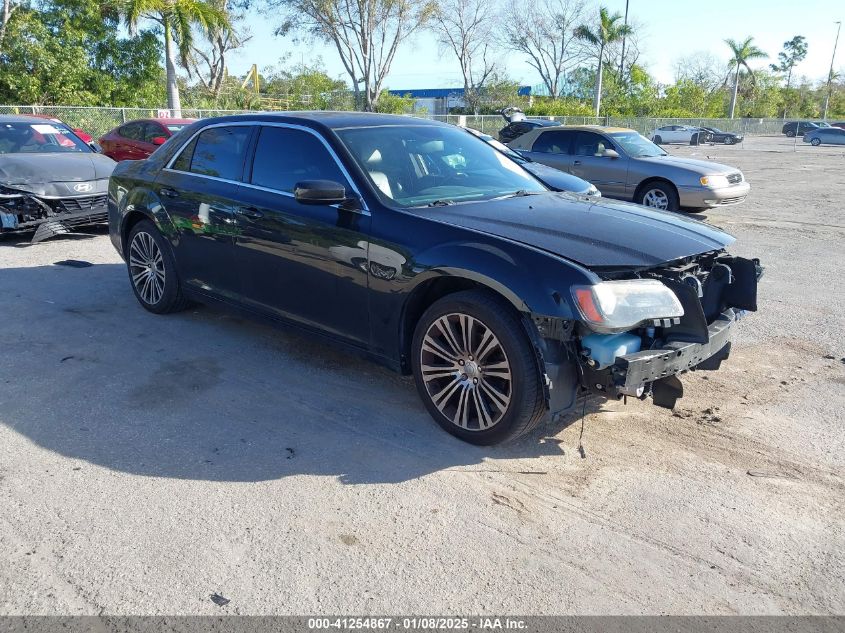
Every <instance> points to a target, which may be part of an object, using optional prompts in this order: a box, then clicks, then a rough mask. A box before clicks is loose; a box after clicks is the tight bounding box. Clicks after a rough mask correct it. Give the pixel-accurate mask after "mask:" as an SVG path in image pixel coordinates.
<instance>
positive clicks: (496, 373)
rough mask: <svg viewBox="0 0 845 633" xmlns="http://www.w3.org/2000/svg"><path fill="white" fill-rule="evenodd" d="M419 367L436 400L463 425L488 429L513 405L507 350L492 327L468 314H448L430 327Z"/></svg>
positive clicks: (471, 429)
mask: <svg viewBox="0 0 845 633" xmlns="http://www.w3.org/2000/svg"><path fill="white" fill-rule="evenodd" d="M420 372H421V376H422V380H423V383H424V384H425V388H426V391H427V393H428V396H429V397H430V398H431V401H432V402H433V403H434V405H435V406H436V407H437V409H438V410H439V411H440V413H441V414H442V415H443V416H444V417H445V418H446V419H448V420H451V422H452V423H453V424H455V425H456V426H458V427H460V428H462V429H465V430H468V431H484V430H487V429H489V428H491V427H493V426H495V425H496V424H498V423H499V422H500V421H501V419H502V417H504V415H505V413H506V412H507V410H508V406H509V405H510V402H511V396H512V390H513V380H512V375H511V365H510V362H509V361H508V357H507V354H506V353H505V349H504V347H503V346H502V344H501V343H500V342H499V339H498V338H497V337H496V335H495V334H493V332H492V330H490V328H488V327H487V326H486V325H485V324H484V323H482V322H481V321H480V320H478V319H477V318H475V317H472V316H470V315H468V314H461V313H451V314H445V315H443V316H441V317H439V318H437V319H436V320H435V321H434V322H433V323H432V324H431V325H430V326H429V328H428V330H427V331H426V333H425V336H424V338H423V341H422V346H421V348H420Z"/></svg>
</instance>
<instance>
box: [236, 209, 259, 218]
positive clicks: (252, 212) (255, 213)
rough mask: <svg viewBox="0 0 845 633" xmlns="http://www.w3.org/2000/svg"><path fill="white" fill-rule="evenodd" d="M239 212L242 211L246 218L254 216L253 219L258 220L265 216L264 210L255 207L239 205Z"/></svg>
mask: <svg viewBox="0 0 845 633" xmlns="http://www.w3.org/2000/svg"><path fill="white" fill-rule="evenodd" d="M238 213H240V214H241V215H242V216H244V217H245V218H252V219H253V220H257V219H259V218H263V217H264V212H263V211H261V210H260V209H257V208H255V207H239V208H238Z"/></svg>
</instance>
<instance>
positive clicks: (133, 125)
mask: <svg viewBox="0 0 845 633" xmlns="http://www.w3.org/2000/svg"><path fill="white" fill-rule="evenodd" d="M195 120H196V119H138V120H137V121H129V122H128V123H124V124H123V125H121V126H118V127H116V128H114V129H113V130H112V131H111V132H108V133H107V134H106V135H104V136H103V137H101V138H100V145H101V146H102V148H103V154H105V155H106V156H108V157H109V158H113V159H114V160H117V161H120V160H140V159H143V158H147V156H149V155H150V154H152V153H153V152H154V151H156V149H158V146H159V145H163V144H164V142H165V141H166V140H167V139H169V138H170V137H171V136H173V135H174V134H175V133H176V132H178V131H179V130H181V129H182V128H183V127H185V126H186V125H190V124H191V123H193V122H194V121H195Z"/></svg>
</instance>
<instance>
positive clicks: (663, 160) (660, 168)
mask: <svg viewBox="0 0 845 633" xmlns="http://www.w3.org/2000/svg"><path fill="white" fill-rule="evenodd" d="M510 147H512V148H513V149H515V150H517V151H518V152H519V153H521V154H524V155H525V156H527V157H529V158H530V159H531V160H534V161H537V162H538V163H543V164H545V165H549V166H550V167H554V168H555V169H560V170H562V171H566V172H569V173H571V174H574V175H575V176H578V177H580V178H583V179H585V180H587V181H589V182H591V183H593V184H594V185H595V186H596V187H598V188H599V189H600V190H601V192H602V194H603V195H605V196H608V197H611V198H618V199H620V200H632V201H634V202H637V203H639V204H643V205H645V206H649V207H656V208H658V209H666V210H669V211H676V210H678V209H681V208H686V209H701V208H708V207H716V206H721V205H728V204H736V203H739V202H742V201H743V200H745V198H746V197H747V196H748V192H749V190H750V189H751V187H750V185H749V184H748V182H747V181H746V180H745V176H743V174H742V172H741V171H740V170H739V169H736V168H735V167H730V166H728V165H722V164H720V163H714V162H711V161H705V160H696V159H693V158H682V157H679V156H671V155H669V154H667V153H666V152H664V151H663V150H662V149H661V148H660V147H658V146H657V145H655V144H654V143H652V142H651V141H649V140H648V139H647V138H645V137H643V136H641V135H640V134H638V133H637V132H636V131H634V130H629V129H625V128H611V127H600V126H590V125H585V126H558V127H544V128H538V129H535V130H532V131H530V132H528V133H526V134H524V135H522V136H520V137H519V138H517V139H515V140H513V141H511V143H510Z"/></svg>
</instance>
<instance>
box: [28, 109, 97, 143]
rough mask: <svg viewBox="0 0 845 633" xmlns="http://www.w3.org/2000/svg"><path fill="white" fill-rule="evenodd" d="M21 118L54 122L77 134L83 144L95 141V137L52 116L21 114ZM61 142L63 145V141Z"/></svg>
mask: <svg viewBox="0 0 845 633" xmlns="http://www.w3.org/2000/svg"><path fill="white" fill-rule="evenodd" d="M20 116H31V117H35V118H36V119H45V120H47V121H52V122H53V123H60V124H62V125H64V126H65V127H66V128H68V129H69V130H71V131H73V133H74V134H76V135H77V136H78V137H79V140H81V141H82V142H83V143H90V142H91V141H93V140H94V137H93V136H91V135H90V134H86V133H85V132H83V131H82V130H80V129H79V128H78V127H70V126H69V125H68V124H67V123H65V122H64V121H62V120H61V119H57V118H56V117H53V116H50V115H49V114H21V115H20ZM59 142H60V143H61V140H60V141H59ZM71 144H73V143H72V142H71ZM62 145H65V143H62Z"/></svg>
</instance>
